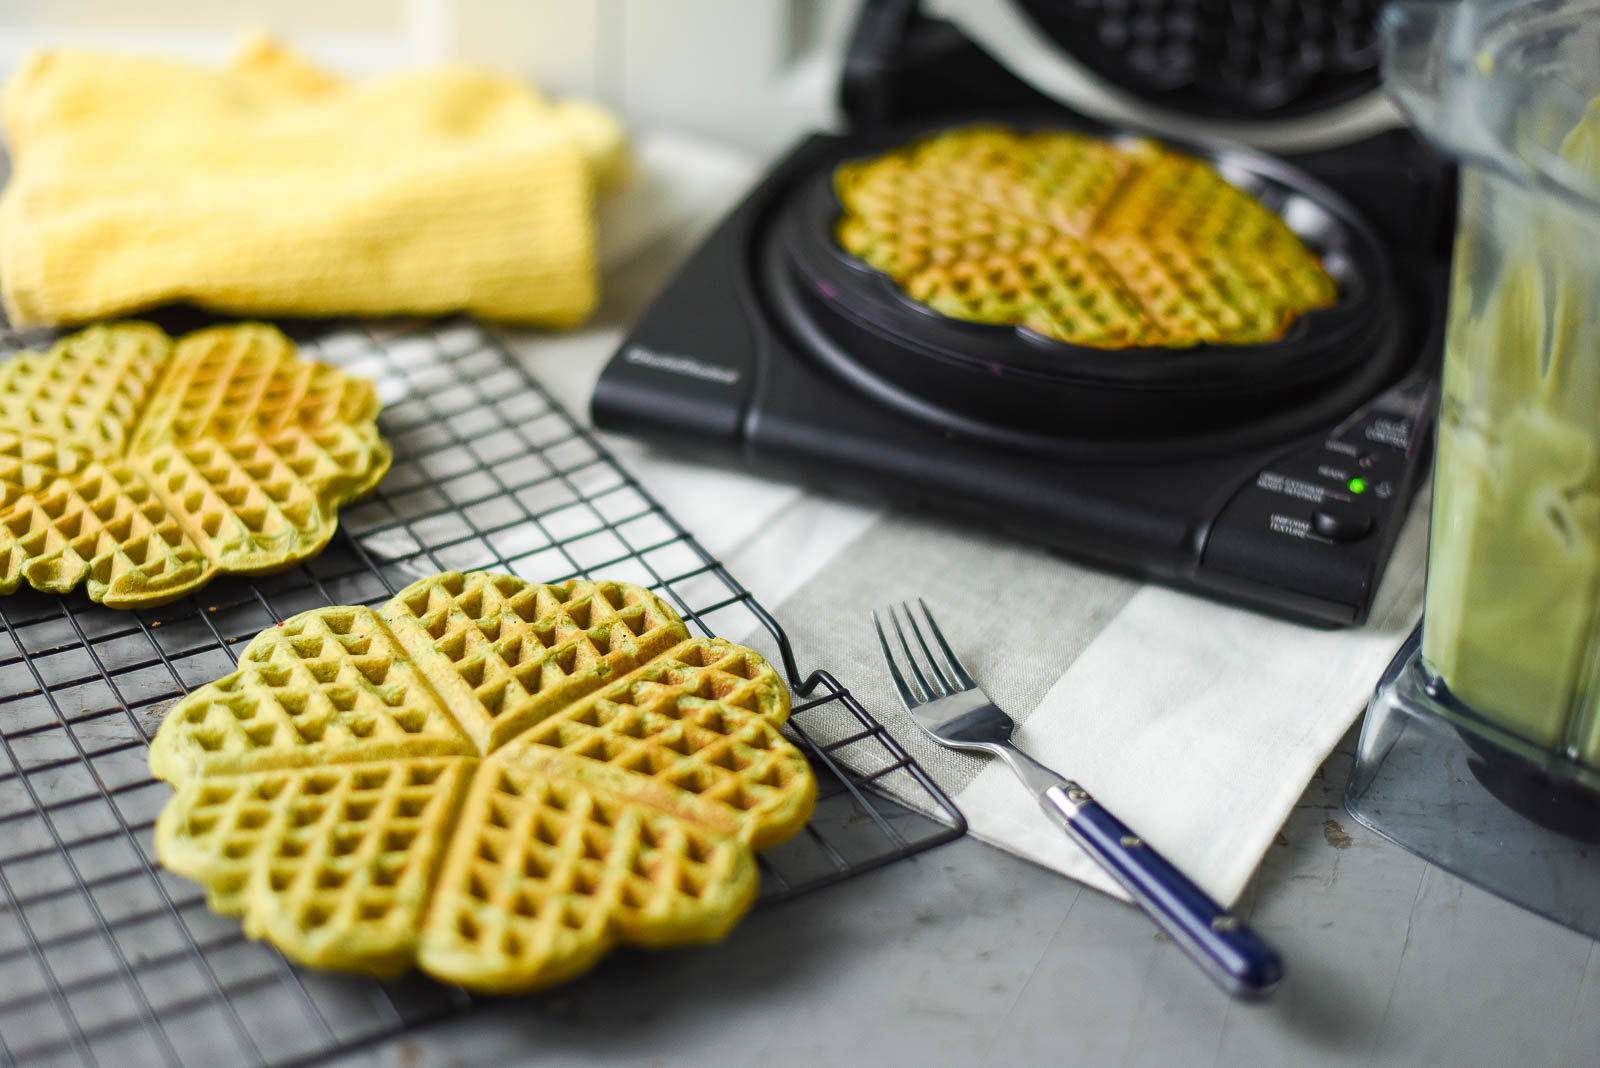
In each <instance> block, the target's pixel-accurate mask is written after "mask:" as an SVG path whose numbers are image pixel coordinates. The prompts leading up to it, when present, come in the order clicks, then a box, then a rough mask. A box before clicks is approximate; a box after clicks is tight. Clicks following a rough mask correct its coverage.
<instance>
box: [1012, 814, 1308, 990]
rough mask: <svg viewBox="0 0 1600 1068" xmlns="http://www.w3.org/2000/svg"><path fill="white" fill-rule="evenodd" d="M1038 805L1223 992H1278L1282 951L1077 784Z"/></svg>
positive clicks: (1281, 977) (1281, 969) (1281, 970)
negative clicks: (1274, 947) (1063, 827)
mask: <svg viewBox="0 0 1600 1068" xmlns="http://www.w3.org/2000/svg"><path fill="white" fill-rule="evenodd" d="M1039 801H1040V804H1041V805H1043V807H1044V810H1045V812H1046V813H1047V814H1049V815H1050V816H1052V817H1053V818H1055V819H1056V820H1057V821H1058V822H1060V823H1061V824H1062V825H1063V826H1065V827H1066V830H1067V833H1068V834H1070V835H1071V836H1072V838H1073V840H1074V841H1076V842H1077V843H1078V844H1079V845H1080V846H1082V847H1083V848H1084V849H1085V850H1087V851H1088V853H1089V855H1090V856H1091V857H1093V858H1094V859H1095V861H1096V862H1098V863H1099V865H1100V866H1101V867H1102V868H1104V869H1105V870H1106V871H1107V872H1109V873H1110V874H1111V875H1112V877H1113V878H1115V879H1116V880H1117V882H1119V883H1121V884H1122V887H1123V889H1125V890H1127V891H1128V893H1129V894H1130V895H1132V897H1133V899H1134V901H1136V902H1137V903H1138V904H1139V907H1140V908H1142V909H1144V910H1145V912H1147V913H1149V914H1150V916H1151V917H1152V918H1153V919H1154V920H1155V921H1156V923H1158V924H1160V925H1161V928H1162V930H1164V931H1166V932H1167V934H1169V935H1171V936H1172V937H1173V939H1174V940H1175V941H1176V942H1177V943H1178V944H1179V945H1180V946H1182V947H1183V948H1184V951H1185V952H1187V953H1188V954H1189V956H1191V957H1192V958H1194V960H1195V962H1196V963H1197V964H1199V965H1200V967H1201V968H1203V969H1204V970H1205V971H1206V973H1207V974H1208V975H1210V976H1211V978H1212V979H1213V980H1214V981H1215V982H1216V983H1217V984H1218V985H1219V986H1221V987H1222V988H1223V989H1224V990H1226V991H1227V992H1228V993H1230V994H1232V995H1234V996H1236V997H1245V998H1264V997H1266V996H1267V995H1269V994H1271V993H1272V991H1273V989H1274V988H1276V987H1277V985H1278V983H1279V981H1280V980H1282V979H1283V961H1282V959H1281V958H1280V957H1279V956H1278V954H1277V951H1276V950H1274V949H1273V948H1272V947H1271V946H1269V945H1267V943H1266V942H1265V941H1263V940H1262V938H1261V936H1260V935H1258V934H1256V933H1255V932H1254V931H1252V930H1251V929H1250V928H1249V927H1248V926H1246V925H1245V923H1244V921H1242V920H1240V919H1239V918H1238V917H1236V916H1234V915H1233V914H1232V913H1230V912H1228V910H1227V909H1225V908H1223V907H1222V906H1221V905H1219V904H1217V903H1216V902H1215V901H1213V900H1211V897H1210V896H1209V895H1208V894H1207V893H1206V892H1205V891H1204V890H1202V889H1200V888H1199V887H1198V886H1196V885H1195V884H1194V883H1193V882H1192V881H1190V879H1189V877H1188V876H1186V875H1184V874H1183V872H1181V871H1179V870H1178V869H1177V868H1175V867H1173V865H1172V863H1171V862H1170V861H1168V860H1167V859H1166V858H1165V857H1163V856H1162V855H1161V854H1160V853H1157V852H1156V851H1155V850H1154V849H1151V848H1150V847H1149V846H1148V845H1146V844H1145V842H1144V839H1142V838H1140V837H1139V836H1138V835H1136V834H1134V833H1133V832H1132V831H1130V830H1129V829H1128V827H1127V825H1126V824H1124V823H1123V822H1122V821H1121V820H1119V819H1117V817H1115V816H1113V815H1112V814H1111V813H1110V812H1108V811H1107V810H1106V808H1105V807H1104V806H1103V805H1101V804H1100V802H1098V801H1096V800H1095V799H1094V798H1092V797H1090V796H1089V795H1088V793H1086V792H1085V791H1084V790H1083V789H1082V788H1081V787H1079V786H1078V785H1077V784H1076V783H1071V782H1069V783H1065V784H1063V785H1057V786H1052V787H1050V788H1049V789H1047V790H1045V791H1044V792H1043V793H1041V794H1040V795H1039Z"/></svg>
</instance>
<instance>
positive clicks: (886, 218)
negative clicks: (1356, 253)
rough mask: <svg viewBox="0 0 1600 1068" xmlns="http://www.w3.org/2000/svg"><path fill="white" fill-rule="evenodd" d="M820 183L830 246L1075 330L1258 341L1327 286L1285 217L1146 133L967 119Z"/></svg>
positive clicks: (1000, 317) (892, 272)
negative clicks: (1019, 128)
mask: <svg viewBox="0 0 1600 1068" xmlns="http://www.w3.org/2000/svg"><path fill="white" fill-rule="evenodd" d="M834 189H835V192H836V194H837V196H838V199H839V203H840V205H841V207H842V209H843V212H842V215H841V216H840V218H839V220H838V222H837V224H836V229H835V237H836V238H837V240H838V242H839V244H840V245H841V246H842V247H843V248H844V249H845V251H847V252H849V253H850V254H851V255H853V256H855V257H856V258H858V259H860V260H862V261H863V262H865V263H867V264H868V265H870V266H872V267H874V268H876V269H878V270H880V271H882V272H883V273H884V274H886V275H888V276H889V277H890V278H891V279H892V280H893V281H894V282H895V284H896V285H898V286H899V287H900V288H901V290H902V291H903V292H905V294H906V295H907V296H909V297H910V298H912V299H913V300H915V301H918V302H920V303H922V304H924V305H926V306H927V307H929V308H932V309H933V310H935V311H937V312H940V313H941V314H943V315H946V316H949V317H951V318H954V319H963V320H969V321H972V322H979V323H991V324H1005V325H1013V326H1023V327H1027V328H1028V329H1031V330H1033V331H1035V332H1037V333H1039V334H1042V335H1044V336H1046V337H1051V338H1055V339H1057V340H1060V341H1066V342H1070V343H1072V344H1075V345H1084V346H1089V347H1093V348H1103V349H1121V348H1135V347H1169V348H1182V347H1187V346H1192V345H1197V344H1202V343H1209V344H1227V345H1244V344H1259V343H1264V342H1270V341H1275V340H1277V339H1279V338H1281V337H1282V336H1283V335H1284V334H1285V333H1286V332H1287V331H1288V329H1289V327H1290V326H1292V325H1293V323H1294V322H1295V320H1296V319H1297V318H1298V317H1299V316H1300V315H1301V314H1303V313H1305V312H1307V311H1310V310H1313V309H1316V308H1322V307H1327V306H1328V305H1331V304H1332V303H1333V302H1334V301H1335V299H1336V298H1337V296H1338V291H1337V286H1336V285H1335V283H1334V281H1333V279H1332V278H1331V277H1329V275H1328V274H1327V272H1326V271H1324V270H1323V268H1322V265H1321V264H1320V263H1319V262H1318V260H1317V258H1316V256H1314V255H1313V254H1312V253H1311V252H1310V251H1309V250H1308V249H1307V248H1306V247H1305V245H1304V244H1302V243H1301V241H1300V239H1299V237H1297V236H1296V235H1295V234H1294V232H1293V231H1291V230H1290V229H1289V227H1288V226H1287V225H1285V223H1284V222H1283V220H1282V219H1280V218H1278V216H1276V215H1275V214H1273V213H1272V212H1271V211H1269V210H1268V209H1267V208H1266V207H1264V206H1263V205H1262V204H1261V203H1260V202H1258V201H1257V200H1256V199H1255V198H1253V197H1251V196H1250V195H1249V194H1247V193H1245V192H1243V191H1241V190H1239V189H1237V188H1235V187H1234V186H1232V185H1230V184H1229V183H1228V182H1227V180H1226V179H1224V178H1223V177H1222V176H1221V175H1220V174H1218V173H1217V171H1216V170H1215V169H1214V168H1212V167H1211V166H1210V165H1209V164H1207V163H1205V162H1203V161H1201V160H1198V159H1194V158H1192V157H1189V156H1185V155H1182V154H1180V153H1178V152H1174V151H1171V150H1169V149H1165V148H1162V147H1161V146H1159V145H1156V144H1154V143H1152V142H1149V141H1132V142H1111V141H1106V140H1101V139H1098V138H1093V137H1087V136H1084V135H1081V134H1074V133H1065V132H1059V131H1049V132H1038V133H1021V132H1016V131H1012V130H1007V129H1002V128H999V127H988V126H977V127H967V128H962V129H956V130H950V131H946V132H944V133H941V134H938V135H936V136H934V137H930V138H928V139H926V140H922V141H918V142H915V143H913V144H910V145H907V146H905V147H902V148H898V149H895V150H894V151H891V152H888V153H886V154H884V155H881V156H878V157H876V158H873V159H867V160H858V161H854V162H850V163H846V164H843V165H841V166H840V167H839V168H838V169H837V170H836V171H835V174H834Z"/></svg>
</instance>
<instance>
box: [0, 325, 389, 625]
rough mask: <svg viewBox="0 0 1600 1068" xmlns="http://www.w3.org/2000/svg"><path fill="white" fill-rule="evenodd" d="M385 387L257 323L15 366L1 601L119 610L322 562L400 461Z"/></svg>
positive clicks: (3, 464)
mask: <svg viewBox="0 0 1600 1068" xmlns="http://www.w3.org/2000/svg"><path fill="white" fill-rule="evenodd" d="M377 408H378V403H377V398H376V397H375V396H374V395H373V393H372V389H371V387H370V386H369V385H368V384H366V383H365V382H361V381H358V380H356V379H354V378H352V377H351V376H349V375H346V374H344V373H342V372H340V371H339V370H337V369H336V368H333V367H328V366H318V365H316V364H313V363H311V362H309V361H306V360H301V359H300V358H298V356H297V355H296V354H295V352H294V348H293V346H292V345H291V344H290V343H289V342H288V341H287V339H285V338H284V337H283V336H282V335H281V334H280V333H278V332H277V331H276V330H273V329H272V328H270V327H265V326H262V325H260V324H245V325H240V326H235V327H227V328H223V329H217V330H203V331H198V332H196V333H194V334H192V335H190V336H189V337H186V338H184V339H182V340H181V341H177V342H176V343H172V342H169V340H168V339H167V338H166V337H165V336H164V335H163V334H162V333H161V332H160V331H159V330H158V329H157V328H156V327H154V326H151V325H150V324H148V323H122V324H113V325H109V326H93V327H89V328H88V329H86V330H84V331H82V332H81V333H78V334H74V335H72V336H71V337H68V338H66V339H64V340H62V341H60V342H59V343H57V344H55V345H52V346H51V347H50V349H49V351H48V352H35V353H28V354H27V355H24V356H21V357H19V358H17V359H15V360H10V361H7V362H6V363H5V364H3V365H0V457H3V458H4V459H0V592H5V593H9V592H11V591H13V590H15V589H16V588H17V586H18V585H19V584H21V583H22V582H26V583H28V584H29V585H31V586H33V587H34V588H35V589H38V590H41V591H44V592H49V593H66V592H68V591H70V590H72V589H74V588H75V587H76V586H77V585H78V584H79V583H84V584H86V586H87V588H88V593H89V596H90V597H91V598H92V599H94V600H96V601H101V602H103V603H105V604H108V605H113V606H116V607H119V608H128V607H135V606H140V605H154V604H160V603H162V602H163V601H168V600H171V599H173V598H174V597H178V596H182V595H183V594H185V593H190V592H192V591H194V590H196V589H198V588H199V587H200V586H202V585H204V584H205V583H206V582H207V581H208V580H209V579H211V578H212V577H213V576H215V575H216V574H218V573H221V572H241V573H247V574H249V573H255V572H260V571H266V570H271V569H273V568H277V567H283V566H286V565H288V564H290V563H293V562H294V561H296V560H300V559H304V558H305V557H307V556H309V555H312V554H314V553H316V552H317V551H318V550H320V549H321V548H322V546H323V545H324V544H326V542H327V540H328V538H329V537H331V536H332V533H333V528H334V522H335V515H336V514H337V511H338V509H339V506H340V505H341V504H344V503H346V502H347V501H349V500H350V499H352V498H354V497H359V496H361V495H362V494H363V493H365V492H367V491H368V490H370V489H371V488H372V486H373V485H374V484H376V482H377V481H378V479H379V478H381V477H382V475H383V473H384V471H385V470H386V469H387V467H388V465H389V449H388V446H386V445H385V444H384V443H383V442H382V440H381V439H380V438H379V437H378V433H377V430H376V428H375V427H374V425H373V417H374V416H375V414H376V412H377Z"/></svg>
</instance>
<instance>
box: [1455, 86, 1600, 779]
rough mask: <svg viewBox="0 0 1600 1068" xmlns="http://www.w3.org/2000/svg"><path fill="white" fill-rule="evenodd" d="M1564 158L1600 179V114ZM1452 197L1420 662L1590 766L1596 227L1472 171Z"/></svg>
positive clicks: (1596, 625)
mask: <svg viewBox="0 0 1600 1068" xmlns="http://www.w3.org/2000/svg"><path fill="white" fill-rule="evenodd" d="M1561 155H1562V156H1563V158H1564V159H1565V160H1566V161H1567V162H1568V163H1570V164H1572V165H1575V166H1577V167H1580V168H1582V169H1583V170H1584V171H1585V172H1586V173H1588V174H1594V175H1596V176H1600V101H1597V102H1596V103H1595V104H1592V105H1591V106H1590V108H1589V109H1588V111H1587V113H1586V115H1585V118H1584V121H1583V122H1581V123H1579V124H1578V125H1577V126H1576V127H1575V128H1573V129H1572V130H1571V131H1570V132H1569V133H1568V134H1567V136H1566V137H1565V139H1564V140H1563V141H1562V142H1561ZM1461 193H1462V197H1461V223H1460V231H1459V236H1458V239H1457V246H1456V265H1455V269H1454V280H1453V283H1452V293H1451V312H1450V315H1451V322H1450V330H1449V334H1448V336H1447V339H1446V358H1445V370H1444V383H1443V397H1442V402H1441V408H1440V415H1439V437H1438V459H1437V462H1436V465H1435V469H1434V480H1435V481H1434V505H1433V530H1432V535H1431V543H1430V548H1429V560H1428V566H1429V573H1428V590H1427V613H1426V616H1425V619H1426V625H1425V626H1424V628H1423V655H1424V657H1425V658H1426V659H1427V661H1428V662H1429V664H1430V665H1431V666H1432V667H1433V669H1434V670H1435V671H1437V672H1438V673H1439V675H1440V676H1441V677H1442V678H1443V679H1444V681H1445V683H1446V685H1447V686H1449V688H1450V690H1451V692H1452V693H1454V694H1455V695H1456V696H1457V697H1458V698H1460V699H1461V700H1462V701H1463V702H1465V703H1466V704H1467V705H1468V706H1470V707H1471V708H1472V709H1473V710H1474V711H1475V712H1477V713H1479V714H1480V715H1482V716H1483V717H1485V718H1486V719H1489V720H1491V721H1493V722H1495V723H1497V724H1499V725H1500V726H1502V727H1504V728H1506V729H1507V730H1510V731H1512V732H1513V733H1515V734H1517V735H1520V736H1521V737H1523V738H1525V739H1527V740H1528V741H1531V742H1534V743H1536V744H1537V745H1539V746H1542V747H1544V748H1545V749H1547V750H1549V751H1551V752H1553V753H1562V754H1565V755H1568V756H1571V757H1575V758H1576V759H1579V760H1581V761H1583V762H1584V763H1586V764H1588V765H1590V766H1591V767H1600V218H1596V215H1595V213H1594V212H1593V209H1592V207H1590V206H1587V205H1583V204H1581V203H1578V202H1576V201H1568V200H1566V199H1563V198H1561V197H1558V196H1556V195H1554V194H1552V193H1551V192H1550V191H1549V190H1547V189H1541V188H1536V187H1533V186H1531V185H1530V184H1529V183H1527V182H1525V181H1521V180H1517V179H1513V178H1510V177H1506V176H1502V175H1500V174H1497V173H1494V172H1490V171H1487V170H1483V169H1479V168H1475V167H1470V166H1469V167H1465V168H1463V171H1462V186H1461Z"/></svg>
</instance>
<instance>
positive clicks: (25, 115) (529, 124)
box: [0, 39, 626, 326]
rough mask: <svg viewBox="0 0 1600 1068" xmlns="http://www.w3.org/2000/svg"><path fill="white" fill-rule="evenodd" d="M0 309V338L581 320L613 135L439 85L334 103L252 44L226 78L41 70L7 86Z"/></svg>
mask: <svg viewBox="0 0 1600 1068" xmlns="http://www.w3.org/2000/svg"><path fill="white" fill-rule="evenodd" d="M0 108H3V117H4V122H5V127H6V133H7V136H8V139H9V146H10V151H11V155H12V165H13V173H12V177H11V182H10V184H9V185H8V186H7V188H6V190H5V194H4V196H3V198H0V291H3V295H4V299H5V306H6V312H7V314H8V315H9V316H10V317H11V319H12V321H13V322H14V323H16V324H18V325H28V324H35V323H65V322H80V321H83V320H88V319H96V318H101V317H105V316H112V315H119V314H122V313H125V312H129V311H132V310H134V309H137V308H144V307H149V306H151V305H156V304H162V303H166V302H169V301H188V302H190V303H194V304H199V305H203V306H206V307H209V308H213V309H216V310H219V311H225V312H233V313H239V314H248V315H330V314H344V313H350V314H365V315H375V314H391V313H409V314H424V315H427V314H438V313H444V312H453V311H466V312H471V313H474V314H478V315H482V316H485V317H488V318H494V319H507V320H515V321H521V322H529V323H540V324H545V325H550V326H568V325H571V324H574V323H576V322H578V321H580V320H581V319H582V318H583V317H584V316H585V315H587V314H588V313H589V311H590V310H591V309H592V308H593V307H594V304H595V300H596V297H597V288H598V283H597V281H596V278H595V253H594V244H595V242H594V210H593V202H594V191H595V187H596V185H597V184H598V185H599V186H601V187H604V186H605V185H607V184H609V183H611V182H614V181H617V180H619V178H620V174H621V172H622V170H623V169H625V166H626V149H625V146H624V142H623V136H622V132H621V129H620V127H619V126H618V125H617V123H616V121H615V120H614V119H613V118H612V117H611V116H610V115H609V114H608V113H606V112H605V111H603V110H602V109H600V108H598V107H595V106H593V105H588V104H579V103H552V102H549V101H546V100H544V99H541V98H540V97H539V96H538V95H537V94H535V93H533V92H531V91H530V90H529V89H528V88H527V87H526V86H524V85H523V84H521V83H520V82H517V81H515V80H513V79H510V78H505V77H500V76H495V75H490V74H485V73H481V72H476V71H471V70H465V69H461V68H458V67H446V68H440V69H435V70H430V71H426V72H422V73H413V74H401V75H394V76H389V77H381V78H375V79H372V80H370V81H365V82H359V83H346V82H343V81H340V80H339V79H337V78H334V77H332V76H330V75H328V74H325V73H323V72H322V71H320V70H317V69H316V68H314V67H312V66H311V65H309V64H308V63H306V62H304V61H303V60H301V59H300V58H298V57H297V56H295V55H293V54H292V53H289V52H287V51H285V50H284V49H282V48H280V47H279V46H277V45H276V44H274V43H272V42H271V41H269V40H266V39H260V40H256V41H254V42H253V43H251V44H250V45H249V46H247V47H246V49H245V50H244V51H243V52H242V53H241V54H240V56H239V57H238V58H237V59H236V60H235V61H234V62H233V63H232V64H231V65H230V66H229V67H228V68H227V69H225V70H221V71H218V70H208V69H203V68H199V67H195V66H191V65H188V64H184V63H180V62H175V61H171V60H164V59H156V58H149V57H140V56H127V55H116V54H107V53H100V52H89V51H76V50H60V51H51V52H44V53H40V54H37V55H34V56H33V57H31V58H30V59H29V60H28V61H27V62H26V63H25V64H24V65H23V67H22V68H21V69H20V70H19V71H18V72H17V73H16V74H15V75H14V76H13V77H12V79H11V81H10V82H9V83H8V84H7V85H6V87H5V91H4V97H3V101H0Z"/></svg>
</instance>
